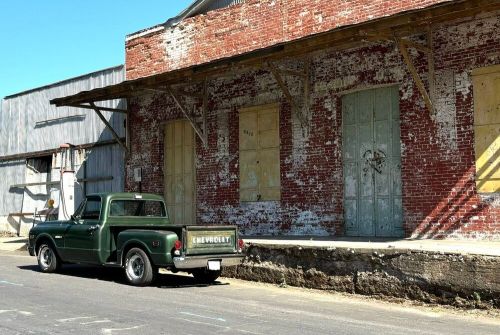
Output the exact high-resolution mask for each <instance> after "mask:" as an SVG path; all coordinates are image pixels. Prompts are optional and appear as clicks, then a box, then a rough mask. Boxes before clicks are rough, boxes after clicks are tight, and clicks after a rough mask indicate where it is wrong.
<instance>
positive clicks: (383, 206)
mask: <svg viewBox="0 0 500 335" xmlns="http://www.w3.org/2000/svg"><path fill="white" fill-rule="evenodd" d="M398 102H399V93H398V88H397V87H396V86H392V87H386V88H378V89H372V90H365V91H360V92H355V93H351V94H348V95H346V96H344V98H343V100H342V114H343V115H342V125H343V126H342V131H343V140H342V141H343V169H344V218H345V225H346V234H347V235H349V236H381V237H382V236H383V237H399V236H403V225H402V220H403V219H402V203H401V143H400V127H399V103H398Z"/></svg>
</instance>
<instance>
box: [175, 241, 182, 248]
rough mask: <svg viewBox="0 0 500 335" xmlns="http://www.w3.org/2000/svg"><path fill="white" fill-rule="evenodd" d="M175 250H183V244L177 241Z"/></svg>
mask: <svg viewBox="0 0 500 335" xmlns="http://www.w3.org/2000/svg"><path fill="white" fill-rule="evenodd" d="M174 248H175V250H181V248H182V242H181V241H179V240H177V241H175V243H174Z"/></svg>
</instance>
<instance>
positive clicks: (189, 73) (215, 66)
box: [51, 0, 500, 106]
mask: <svg viewBox="0 0 500 335" xmlns="http://www.w3.org/2000/svg"><path fill="white" fill-rule="evenodd" d="M499 9H500V3H499V2H498V0H467V1H449V2H447V3H442V4H438V5H435V6H430V7H428V8H424V9H417V10H413V11H410V12H403V13H398V14H396V15H392V16H389V17H383V18H379V19H375V20H370V21H366V22H363V23H360V24H356V25H352V26H345V27H339V28H336V29H333V30H331V31H327V32H322V33H318V34H314V35H310V36H307V37H304V38H300V39H296V40H293V41H288V42H282V43H279V44H276V45H273V46H270V47H267V48H264V49H259V50H254V51H250V52H247V53H244V54H242V55H237V56H232V57H227V58H222V59H218V60H214V61H212V62H209V63H205V64H199V65H193V66H191V67H188V68H182V69H178V70H174V71H170V72H165V73H160V74H156V75H152V76H149V77H145V78H139V79H135V80H132V81H127V82H123V83H120V84H116V85H113V86H109V87H104V88H101V89H94V90H91V91H88V92H81V93H78V94H76V95H73V96H68V97H64V98H58V99H53V100H51V104H55V105H57V106H65V105H68V104H70V103H83V102H86V101H89V100H92V101H101V100H110V99H117V98H124V97H128V96H133V95H135V94H137V92H139V91H140V90H142V88H143V87H158V86H161V85H163V86H165V85H173V84H179V83H185V82H186V81H196V80H200V78H205V77H211V76H216V75H221V73H227V72H228V71H231V70H232V69H233V68H234V67H235V66H240V65H245V64H259V63H263V62H268V61H272V60H278V59H283V58H286V57H297V56H300V55H304V54H307V53H311V52H314V51H317V50H322V49H325V48H339V49H342V48H344V47H352V46H355V45H360V43H362V42H363V37H361V36H360V31H367V30H368V31H376V32H380V34H381V36H383V35H386V34H390V33H391V32H392V31H397V32H398V33H399V34H400V36H403V35H401V34H403V33H405V34H410V33H412V34H413V33H418V32H420V33H424V32H425V29H426V27H427V26H428V25H429V24H430V23H431V24H432V23H439V22H444V21H448V20H454V19H458V18H461V17H467V16H472V15H476V14H479V13H482V12H486V11H495V10H499Z"/></svg>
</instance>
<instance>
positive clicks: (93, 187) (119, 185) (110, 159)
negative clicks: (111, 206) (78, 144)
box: [85, 144, 125, 194]
mask: <svg viewBox="0 0 500 335" xmlns="http://www.w3.org/2000/svg"><path fill="white" fill-rule="evenodd" d="M86 156H87V158H86V163H85V164H87V166H86V167H85V174H86V175H85V178H96V177H107V176H113V180H106V181H101V182H98V183H87V185H86V192H87V194H91V193H99V192H109V191H113V192H119V191H123V189H124V178H123V173H124V171H125V168H124V161H123V150H122V149H121V148H120V146H119V145H118V144H114V145H108V146H103V147H97V148H92V149H89V150H87V152H86Z"/></svg>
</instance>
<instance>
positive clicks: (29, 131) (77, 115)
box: [0, 66, 125, 157]
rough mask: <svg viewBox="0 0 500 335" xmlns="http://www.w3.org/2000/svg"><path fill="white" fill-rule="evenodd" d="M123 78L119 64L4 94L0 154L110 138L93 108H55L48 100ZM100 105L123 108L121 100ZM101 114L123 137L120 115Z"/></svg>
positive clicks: (0, 115)
mask: <svg viewBox="0 0 500 335" xmlns="http://www.w3.org/2000/svg"><path fill="white" fill-rule="evenodd" d="M123 80H124V68H123V66H119V67H114V68H110V69H106V70H103V71H99V72H95V73H91V74H88V75H85V76H81V77H77V78H73V79H69V80H66V81H63V82H60V83H56V84H53V85H49V86H45V87H41V88H38V89H34V90H31V91H26V92H23V93H19V94H16V95H12V96H8V97H6V98H5V99H3V100H2V112H1V113H0V157H1V156H6V155H13V154H18V153H26V152H34V151H40V150H47V149H53V148H55V147H58V146H59V145H60V144H62V143H67V142H69V143H71V144H86V143H92V142H97V141H100V140H108V139H112V136H111V134H110V132H109V131H108V130H105V126H104V124H103V123H102V122H101V120H99V118H98V116H97V115H96V114H95V113H94V112H93V111H90V110H85V109H81V108H72V107H59V108H57V107H55V106H53V105H50V103H49V100H50V99H53V98H56V97H61V96H67V95H71V94H76V93H78V92H81V91H86V90H90V89H93V88H98V87H104V86H108V85H112V84H117V83H120V82H121V81H123ZM101 106H105V107H124V102H123V101H121V100H115V101H106V102H102V103H101ZM105 116H106V117H107V118H108V120H110V123H111V124H112V125H113V127H114V128H115V129H116V130H117V131H118V134H119V135H120V136H125V129H124V116H123V115H122V114H119V113H108V112H106V115H105Z"/></svg>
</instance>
